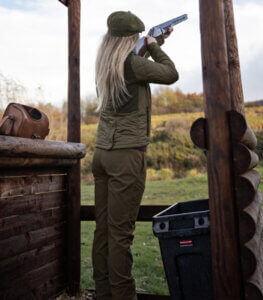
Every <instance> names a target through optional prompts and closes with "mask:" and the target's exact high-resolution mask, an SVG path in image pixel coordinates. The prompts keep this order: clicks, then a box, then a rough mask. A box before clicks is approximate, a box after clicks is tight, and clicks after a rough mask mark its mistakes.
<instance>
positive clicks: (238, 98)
mask: <svg viewBox="0 0 263 300" xmlns="http://www.w3.org/2000/svg"><path fill="white" fill-rule="evenodd" d="M224 6H225V9H224V13H225V29H226V39H227V53H228V66H229V76H230V94H231V109H232V110H236V111H238V112H239V113H241V114H242V115H245V105H244V97H243V89H242V80H241V73H240V64H239V55H238V45H237V37H236V30H235V22H234V12H233V3H232V0H224Z"/></svg>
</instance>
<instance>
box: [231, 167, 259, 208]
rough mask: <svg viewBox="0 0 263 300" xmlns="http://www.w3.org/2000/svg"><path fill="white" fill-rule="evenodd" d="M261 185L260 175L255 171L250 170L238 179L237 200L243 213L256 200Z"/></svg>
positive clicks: (236, 187)
mask: <svg viewBox="0 0 263 300" xmlns="http://www.w3.org/2000/svg"><path fill="white" fill-rule="evenodd" d="M259 183H260V175H259V173H258V172H257V171H255V170H250V171H248V172H246V173H244V174H242V175H240V176H237V177H236V184H235V190H236V200H237V206H238V209H239V210H240V211H241V210H243V209H244V208H245V207H247V206H248V205H249V204H250V203H251V202H252V201H253V199H254V198H255V195H256V193H257V189H258V186H259Z"/></svg>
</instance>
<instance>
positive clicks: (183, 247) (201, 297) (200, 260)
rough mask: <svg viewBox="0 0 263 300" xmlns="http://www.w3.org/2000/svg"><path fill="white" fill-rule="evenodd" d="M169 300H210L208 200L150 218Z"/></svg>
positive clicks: (211, 291)
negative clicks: (165, 279)
mask: <svg viewBox="0 0 263 300" xmlns="http://www.w3.org/2000/svg"><path fill="white" fill-rule="evenodd" d="M153 232H154V234H155V236H157V237H158V239H159V244H160V249H161V254H162V259H163V264H164V269H165V274H166V278H167V282H168V287H169V291H170V295H171V299H173V300H175V299H176V300H210V299H211V300H212V299H213V298H214V297H213V286H212V266H211V247H210V221H209V208H208V200H207V199H205V200H195V201H188V202H183V203H176V204H174V205H172V206H170V207H169V208H167V209H166V210H164V211H162V212H160V213H159V214H157V215H155V216H154V217H153Z"/></svg>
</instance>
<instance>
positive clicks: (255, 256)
mask: <svg viewBox="0 0 263 300" xmlns="http://www.w3.org/2000/svg"><path fill="white" fill-rule="evenodd" d="M262 227H263V211H262V210H261V211H260V216H259V218H258V223H257V225H256V232H255V235H254V236H253V238H252V239H251V240H250V241H248V242H247V243H246V244H245V245H244V247H243V248H241V260H242V270H243V276H244V280H245V281H247V280H249V278H250V277H251V276H252V275H253V274H254V272H255V271H256V269H257V267H258V265H260V268H262V267H263V259H262V257H261V256H260V254H261V251H262V250H261V248H262V243H261V242H262Z"/></svg>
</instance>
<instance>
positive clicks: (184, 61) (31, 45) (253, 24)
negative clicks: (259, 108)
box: [0, 0, 263, 106]
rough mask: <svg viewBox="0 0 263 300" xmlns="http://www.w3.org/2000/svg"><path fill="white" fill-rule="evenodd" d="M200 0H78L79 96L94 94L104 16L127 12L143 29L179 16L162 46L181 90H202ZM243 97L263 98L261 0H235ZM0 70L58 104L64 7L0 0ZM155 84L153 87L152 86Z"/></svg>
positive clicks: (49, 0)
mask: <svg viewBox="0 0 263 300" xmlns="http://www.w3.org/2000/svg"><path fill="white" fill-rule="evenodd" d="M198 3H199V1H198V0H165V1H157V0H144V1H141V0H132V1H131V0H129V1H128V0H107V1H98V0H82V23H81V94H82V96H86V95H94V94H95V85H94V62H95V58H96V52H97V49H98V46H99V43H100V41H101V37H102V36H103V34H104V33H105V32H106V31H107V28H106V20H107V17H108V15H109V14H110V13H111V12H113V11H116V10H126V11H127V10H130V11H131V12H133V13H135V14H136V15H137V16H139V17H140V18H141V19H142V20H143V21H144V23H145V26H146V29H147V30H148V29H150V27H152V26H153V25H157V24H159V23H162V22H164V21H166V20H169V19H171V18H174V17H177V16H179V15H181V14H185V13H187V14H188V17H189V19H188V20H187V21H186V22H183V23H181V24H179V25H177V26H175V28H174V33H173V34H172V36H171V37H170V38H169V39H168V40H167V41H166V44H165V45H164V46H163V49H164V50H165V51H166V52H167V53H168V55H169V56H170V57H171V58H172V60H173V61H174V62H175V65H176V67H177V69H178V71H179V73H180V80H179V81H178V82H177V83H175V84H174V85H173V87H178V88H180V89H182V90H183V92H201V91H202V75H201V53H200V32H199V9H198ZM234 10H235V22H236V30H237V36H238V44H239V55H240V62H241V73H242V79H243V89H244V95H245V100H246V101H251V100H257V99H263V84H262V78H263V38H262V32H263V1H262V0H234ZM0 28H1V29H0V41H1V42H0V73H2V74H4V75H6V76H9V77H11V78H14V79H15V80H17V81H18V82H20V83H22V84H23V85H25V86H26V87H27V88H29V90H30V91H31V92H33V90H34V89H36V88H37V87H39V86H41V87H42V88H43V90H44V93H43V96H44V98H45V101H46V102H52V103H53V104H55V105H57V106H60V105H61V103H62V101H63V99H65V98H66V95H67V9H66V7H65V6H63V5H62V4H61V3H59V2H58V0H0ZM155 86H156V85H155Z"/></svg>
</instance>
